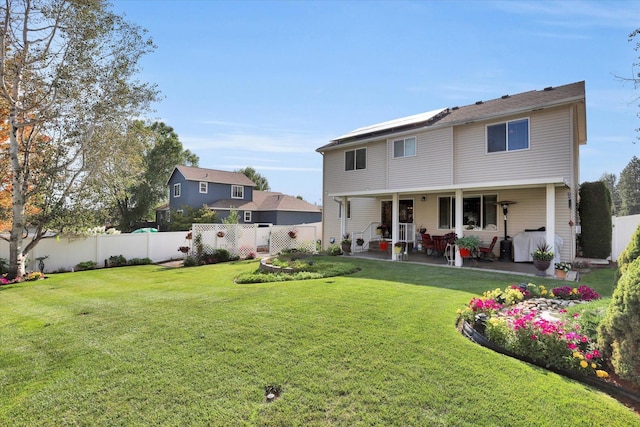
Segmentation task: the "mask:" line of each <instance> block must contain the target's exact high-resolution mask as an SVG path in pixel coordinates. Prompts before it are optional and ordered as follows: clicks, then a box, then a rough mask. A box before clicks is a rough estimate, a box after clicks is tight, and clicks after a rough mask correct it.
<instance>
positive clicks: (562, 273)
mask: <svg viewBox="0 0 640 427" xmlns="http://www.w3.org/2000/svg"><path fill="white" fill-rule="evenodd" d="M556 277H557V278H558V279H564V278H566V277H567V272H566V271H564V270H556Z"/></svg>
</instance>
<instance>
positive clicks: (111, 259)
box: [109, 255, 127, 267]
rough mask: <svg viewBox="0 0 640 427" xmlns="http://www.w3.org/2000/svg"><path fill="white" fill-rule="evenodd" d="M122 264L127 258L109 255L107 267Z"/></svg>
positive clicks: (125, 263) (125, 262) (120, 265)
mask: <svg viewBox="0 0 640 427" xmlns="http://www.w3.org/2000/svg"><path fill="white" fill-rule="evenodd" d="M123 265H127V259H126V258H125V257H123V256H122V255H114V256H110V257H109V267H122V266H123Z"/></svg>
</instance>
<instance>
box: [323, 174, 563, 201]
mask: <svg viewBox="0 0 640 427" xmlns="http://www.w3.org/2000/svg"><path fill="white" fill-rule="evenodd" d="M568 182H569V180H568V179H567V178H564V177H548V178H534V179H515V180H509V181H486V182H478V183H468V184H457V185H455V184H453V185H438V186H432V187H413V188H395V189H393V188H390V189H379V190H360V191H340V192H336V193H329V194H328V196H329V197H379V196H388V195H391V194H396V193H397V194H420V193H443V192H448V191H455V190H458V189H460V190H463V191H480V190H495V189H507V188H509V189H511V188H530V187H542V186H545V185H547V184H555V185H556V186H567V187H568V186H569V184H568Z"/></svg>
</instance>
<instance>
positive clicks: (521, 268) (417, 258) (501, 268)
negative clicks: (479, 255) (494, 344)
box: [348, 250, 560, 280]
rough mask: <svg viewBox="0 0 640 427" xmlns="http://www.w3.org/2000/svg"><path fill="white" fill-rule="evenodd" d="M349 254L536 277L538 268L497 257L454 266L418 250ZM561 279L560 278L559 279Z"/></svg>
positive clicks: (465, 261) (468, 260) (440, 257)
mask: <svg viewBox="0 0 640 427" xmlns="http://www.w3.org/2000/svg"><path fill="white" fill-rule="evenodd" d="M348 256H352V257H358V258H366V259H376V260H381V261H389V262H398V263H401V262H410V263H417V264H425V265H433V266H439V267H448V268H459V267H463V268H472V269H478V270H489V271H491V272H496V273H506V274H521V275H523V276H531V277H536V269H535V267H534V266H533V264H532V263H530V262H512V261H503V260H500V259H495V260H493V261H485V260H471V259H465V260H464V261H463V262H462V265H461V266H459V267H456V266H452V265H450V264H449V262H448V261H447V259H446V258H445V257H444V256H434V255H426V254H425V253H424V252H418V251H413V250H409V251H407V253H406V254H402V256H400V255H399V256H398V259H396V260H394V261H392V260H391V253H390V252H383V251H367V250H365V251H359V252H358V251H356V252H352V253H351V254H349V255H348ZM546 278H547V279H552V278H554V277H553V276H547V277H546ZM558 280H560V279H558Z"/></svg>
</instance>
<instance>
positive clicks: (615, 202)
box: [598, 172, 622, 216]
mask: <svg viewBox="0 0 640 427" xmlns="http://www.w3.org/2000/svg"><path fill="white" fill-rule="evenodd" d="M598 181H602V182H603V183H604V185H605V186H606V187H607V188H608V189H609V193H611V214H612V215H614V216H615V215H619V214H620V207H621V204H622V201H621V200H620V192H619V190H618V182H617V181H618V178H617V177H616V174H615V173H608V172H605V173H603V174H602V176H601V177H600V179H599V180H598Z"/></svg>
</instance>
